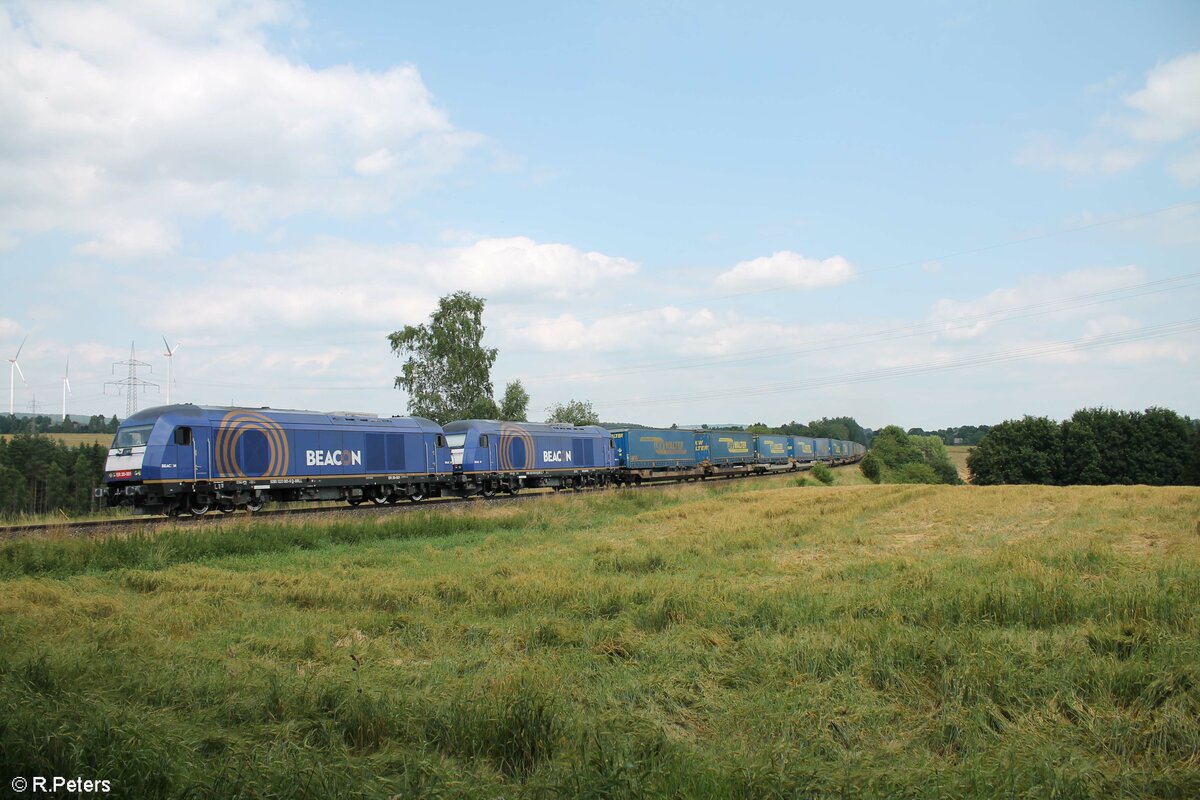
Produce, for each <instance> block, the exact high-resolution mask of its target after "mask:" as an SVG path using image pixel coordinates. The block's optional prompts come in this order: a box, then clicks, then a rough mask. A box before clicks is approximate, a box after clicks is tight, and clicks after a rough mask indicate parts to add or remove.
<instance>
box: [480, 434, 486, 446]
mask: <svg viewBox="0 0 1200 800" xmlns="http://www.w3.org/2000/svg"><path fill="white" fill-rule="evenodd" d="M479 446H480V447H487V446H488V437H487V434H486V433H481V434H479Z"/></svg>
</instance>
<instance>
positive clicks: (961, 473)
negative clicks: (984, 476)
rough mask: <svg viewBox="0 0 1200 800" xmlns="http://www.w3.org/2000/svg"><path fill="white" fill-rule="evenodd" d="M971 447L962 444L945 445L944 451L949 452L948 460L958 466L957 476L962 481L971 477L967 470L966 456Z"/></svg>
mask: <svg viewBox="0 0 1200 800" xmlns="http://www.w3.org/2000/svg"><path fill="white" fill-rule="evenodd" d="M973 449H974V448H973V447H970V446H968V445H963V444H951V445H946V452H947V453H949V454H950V461H951V462H952V463H953V464H954V466H955V467H957V468H958V477H960V478H962V479H963V480H964V481H965V480H967V479H968V478H970V477H971V474H970V473H969V472H968V471H967V456H968V455H970V453H971V450H973Z"/></svg>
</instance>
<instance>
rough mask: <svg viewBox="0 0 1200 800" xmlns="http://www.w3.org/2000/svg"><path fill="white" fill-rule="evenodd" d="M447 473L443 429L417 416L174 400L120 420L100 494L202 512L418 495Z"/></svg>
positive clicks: (143, 505) (435, 487)
mask: <svg viewBox="0 0 1200 800" xmlns="http://www.w3.org/2000/svg"><path fill="white" fill-rule="evenodd" d="M451 474H452V468H451V462H450V448H449V447H448V446H447V445H446V438H445V434H444V433H443V431H442V429H441V427H440V426H438V425H437V423H434V422H431V421H430V420H427V419H421V418H419V417H384V418H381V417H376V416H371V415H365V414H321V413H315V412H311V411H280V410H275V409H270V408H258V409H249V408H207V407H202V406H194V405H171V406H161V407H158V408H150V409H146V410H144V411H139V412H138V413H136V414H134V415H132V416H130V417H129V418H128V419H127V420H125V421H124V422H123V423H121V426H120V428H119V429H118V430H117V434H116V437H115V439H114V440H113V444H112V448H111V449H110V450H109V456H108V461H107V463H106V465H105V483H106V488H105V490H104V491H105V494H106V499H107V501H108V504H109V505H131V506H133V507H134V509H135V510H136V511H139V512H142V513H150V514H154V513H162V514H168V515H173V514H177V513H180V512H190V513H192V514H196V515H199V514H204V513H206V512H207V511H208V510H209V509H210V508H217V509H219V510H221V511H233V510H234V509H236V508H247V509H250V510H252V511H253V510H257V509H258V508H261V506H262V504H263V503H264V502H265V501H268V500H271V501H292V500H346V501H347V502H349V503H351V504H352V505H357V504H358V503H361V502H363V501H372V502H375V503H389V502H390V503H394V502H396V501H397V500H399V499H402V498H406V499H408V500H413V501H416V500H420V499H423V498H424V497H427V496H431V495H439V494H441V493H442V492H443V490H444V489H445V488H446V486H447V482H448V479H449V478H450V476H451Z"/></svg>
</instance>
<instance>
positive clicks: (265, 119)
mask: <svg viewBox="0 0 1200 800" xmlns="http://www.w3.org/2000/svg"><path fill="white" fill-rule="evenodd" d="M281 24H290V25H295V24H298V20H297V17H296V15H295V14H294V13H292V11H291V5H290V4H287V3H279V2H269V0H224V1H223V2H211V3H191V2H183V1H182V0H180V1H179V2H172V3H165V4H164V3H149V2H144V1H143V0H124V2H116V3H99V2H82V3H63V2H56V1H55V0H37V2H27V3H22V4H18V5H16V6H13V7H10V8H5V9H0V220H3V223H0V236H9V237H11V236H13V235H17V234H25V233H38V232H44V231H50V230H66V231H70V232H73V233H77V234H83V235H84V236H86V237H89V238H90V239H91V241H89V242H87V243H86V244H84V245H83V246H82V247H81V248H80V252H84V253H88V254H93V255H97V256H101V257H105V258H119V257H123V256H126V255H128V256H135V257H136V256H145V255H158V254H161V253H162V252H164V251H165V250H168V249H170V248H171V247H172V246H173V245H174V242H175V238H176V237H175V234H174V232H173V230H172V227H173V225H174V224H176V223H177V222H178V221H180V220H182V219H185V218H193V217H196V216H207V215H218V216H222V217H224V218H226V219H227V220H229V221H231V222H233V223H234V224H237V225H240V226H254V225H258V224H261V223H262V222H263V221H265V220H269V219H275V218H279V217H284V216H287V215H290V214H295V213H299V212H304V211H312V210H317V211H322V212H328V213H340V214H346V213H353V212H357V211H380V210H383V209H385V208H386V207H387V206H388V204H389V203H390V202H391V200H392V198H394V197H396V196H397V195H399V194H402V193H405V192H411V191H413V190H414V189H415V188H416V187H418V186H419V185H421V184H422V183H423V182H425V181H427V180H428V179H429V178H430V177H431V176H433V175H436V174H438V173H441V172H444V171H446V170H448V169H450V168H451V167H453V166H454V165H455V164H456V163H457V162H458V161H459V160H460V159H461V158H462V157H463V155H464V154H465V153H466V152H467V151H468V150H470V149H471V148H473V147H475V146H476V145H478V144H479V143H480V142H481V137H479V136H478V135H476V134H472V133H469V132H464V131H461V130H459V129H457V128H456V127H455V126H454V125H453V124H451V122H450V121H449V119H448V117H447V115H446V114H445V112H444V111H442V110H441V109H440V108H438V107H437V105H436V104H435V102H434V100H433V98H432V96H431V94H430V92H429V91H428V89H427V88H426V86H425V84H424V83H423V81H422V79H421V76H420V74H419V73H418V71H417V69H416V68H415V67H413V66H398V67H394V68H391V69H388V70H386V71H382V72H381V71H372V70H365V69H359V68H355V67H352V66H348V65H339V66H331V67H327V68H323V69H313V68H310V67H308V66H306V65H304V64H302V63H297V62H294V61H292V60H291V59H289V58H288V57H286V56H284V55H281V54H279V53H276V52H273V51H272V49H271V46H270V43H269V40H268V38H267V28H268V26H274V25H281ZM131 230H132V231H133V233H129V232H128V231H131Z"/></svg>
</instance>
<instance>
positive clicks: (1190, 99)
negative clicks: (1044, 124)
mask: <svg viewBox="0 0 1200 800" xmlns="http://www.w3.org/2000/svg"><path fill="white" fill-rule="evenodd" d="M1107 85H1108V84H1105V87H1107ZM1087 92H1088V93H1095V87H1089V88H1088V90H1087ZM1197 132H1200V53H1189V54H1187V55H1184V56H1180V57H1179V58H1176V59H1173V60H1171V61H1168V62H1166V63H1165V64H1160V65H1159V66H1157V67H1155V68H1154V69H1152V70H1150V71H1149V72H1148V73H1147V74H1146V82H1145V84H1144V85H1143V86H1142V88H1140V89H1138V90H1137V91H1135V92H1132V93H1131V94H1128V95H1126V96H1125V97H1124V103H1123V107H1122V108H1121V109H1114V111H1113V112H1112V113H1110V114H1108V115H1105V116H1104V117H1102V118H1100V119H1097V120H1095V121H1093V123H1092V126H1091V131H1090V132H1089V133H1087V134H1086V135H1085V136H1083V137H1082V138H1080V139H1079V140H1077V141H1074V142H1070V141H1066V140H1067V139H1068V137H1065V136H1064V135H1062V134H1047V133H1037V134H1032V135H1030V136H1029V137H1028V138H1027V141H1026V143H1025V146H1024V147H1022V148H1021V150H1020V151H1019V152H1018V153H1017V154H1016V156H1015V157H1014V159H1013V160H1014V162H1015V163H1016V164H1018V165H1021V166H1026V167H1033V168H1037V169H1052V170H1063V171H1066V172H1071V173H1075V174H1078V175H1089V174H1105V175H1111V174H1115V173H1119V172H1126V171H1128V170H1131V169H1134V168H1135V167H1138V166H1140V165H1141V164H1143V163H1145V162H1146V161H1147V160H1149V158H1150V157H1151V156H1152V155H1155V154H1156V152H1157V151H1158V150H1160V149H1161V148H1162V147H1164V146H1165V145H1168V144H1171V143H1176V142H1180V141H1182V140H1184V139H1186V138H1187V137H1190V136H1193V135H1194V134H1196V133H1197ZM1198 165H1200V153H1197V152H1196V151H1195V150H1192V151H1191V152H1188V153H1185V154H1184V155H1183V156H1181V157H1174V158H1173V160H1172V162H1171V163H1170V164H1169V165H1168V168H1167V171H1168V172H1169V173H1170V174H1171V175H1172V176H1173V177H1174V178H1176V179H1177V180H1178V181H1180V182H1181V183H1183V184H1185V185H1194V184H1195V183H1196V182H1198V181H1200V166H1198Z"/></svg>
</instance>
